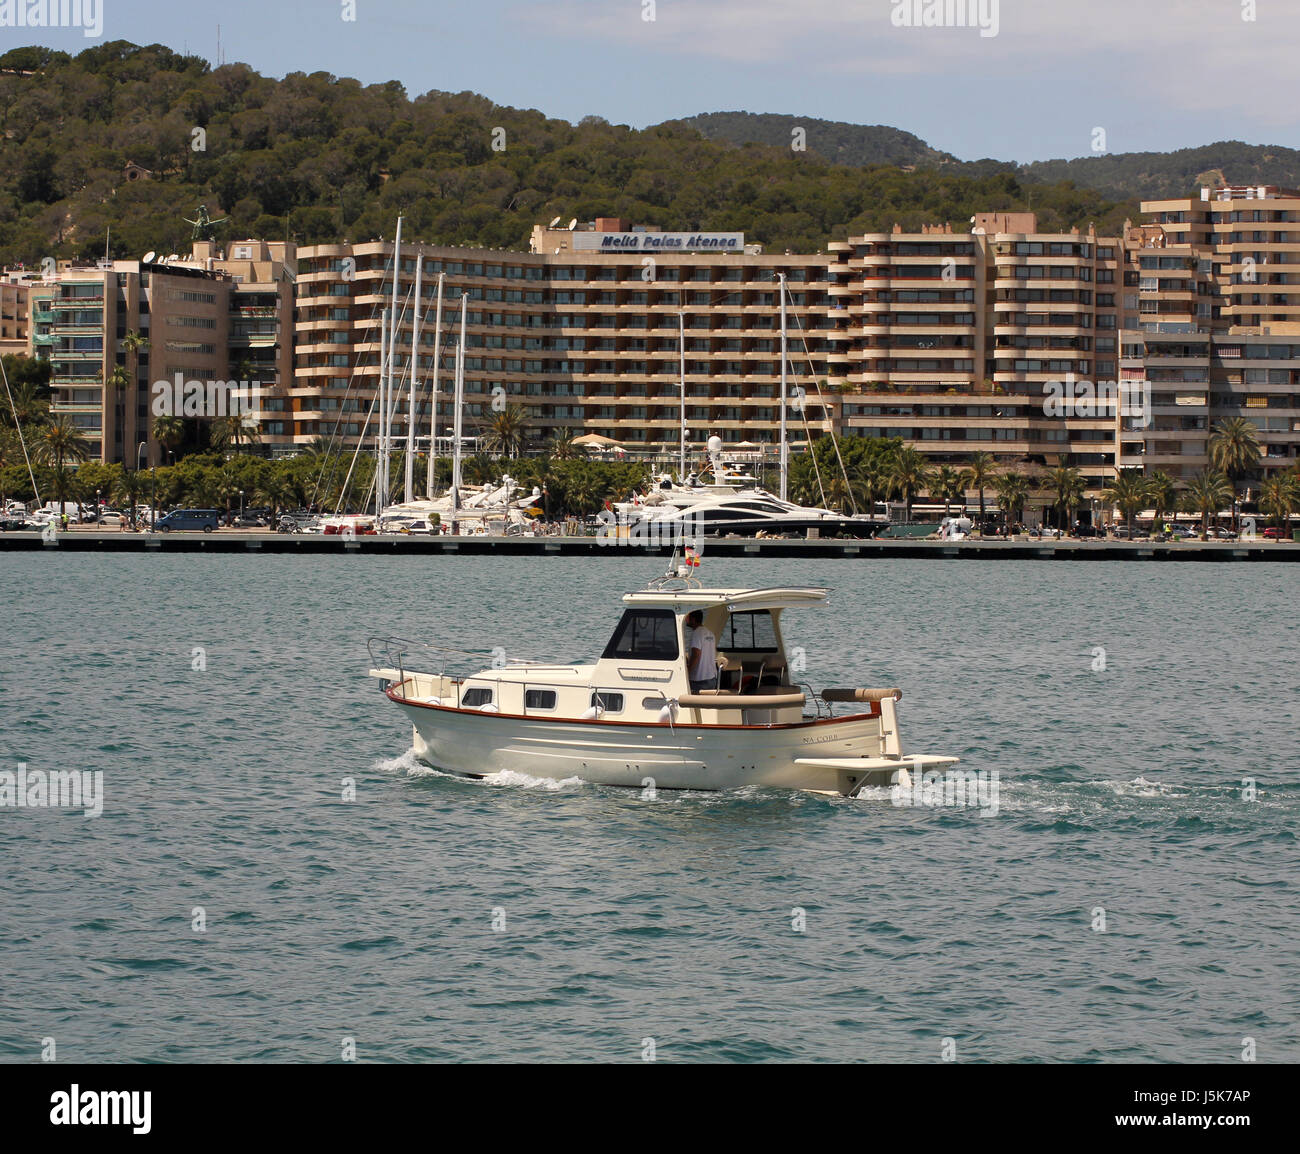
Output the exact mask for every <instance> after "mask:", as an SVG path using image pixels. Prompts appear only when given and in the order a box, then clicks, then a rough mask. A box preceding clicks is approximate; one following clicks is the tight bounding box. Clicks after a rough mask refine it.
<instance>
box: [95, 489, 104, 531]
mask: <svg viewBox="0 0 1300 1154" xmlns="http://www.w3.org/2000/svg"><path fill="white" fill-rule="evenodd" d="M103 517H104V514H103V511H102V510H101V509H100V504H99V490H98V489H96V490H95V524H96V525H98V524H99V522H100V521H101V520H103Z"/></svg>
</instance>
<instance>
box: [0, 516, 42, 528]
mask: <svg viewBox="0 0 1300 1154" xmlns="http://www.w3.org/2000/svg"><path fill="white" fill-rule="evenodd" d="M36 528H39V526H38V525H36V524H35V523H34V522H31V521H28V520H27V514H25V513H0V533H9V532H17V531H19V530H22V529H36Z"/></svg>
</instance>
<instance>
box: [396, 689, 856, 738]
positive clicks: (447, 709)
mask: <svg viewBox="0 0 1300 1154" xmlns="http://www.w3.org/2000/svg"><path fill="white" fill-rule="evenodd" d="M384 696H385V697H387V698H388V700H389V701H391V702H392V703H393V704H394V705H407V706H411V707H413V708H419V709H432V710H435V711H437V712H439V713H459V714H464V715H466V716H469V715H471V714H472V715H475V716H478V717H491V718H494V719H496V720H506V721H530V722H537V723H542V724H550V725H592V726H600V725H612V726H615V727H619V728H624V729H627V728H631V729H669V728H672V729H706V730H715V729H764V730H788V729H812V728H815V727H817V726H825V725H844V724H846V723H849V722H854V721H866V720H868V719H870V718H876V717H879V716H880V703H879V702H872V703H871V708H870V709H869V710H868V711H866V712H865V713H845V714H843V715H841V716H840V717H817V718H813V719H812V720H811V721H788V722H774V723H773V724H771V725H732V724H725V725H723V724H718V725H711V724H708V723H705V722H693V721H674V722H673V723H672V724H671V726H670V725H669V723H668V722H666V721H661V722H655V721H606V720H605V719H604V718H596V717H543V716H541V715H540V714H533V713H501V712H498V711H493V712H491V713H487V714H485V713H483V711H482V710H480V709H462V708H460V707H459V706H456V705H434V704H432V703H431V702H428V701H415V700H413V699H411V698H409V697H401V696H399V695H398V694H397V693H396V692H395V690H394V687H392V686H390V687H389V688H388V689H385V690H384ZM755 700H758V701H760V702H761V700H762V699H761V698H756V699H755ZM706 708H712V707H706ZM753 708H755V709H761V708H763V706H762V705H761V704H759V705H755V706H754V707H753Z"/></svg>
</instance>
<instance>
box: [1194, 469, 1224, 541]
mask: <svg viewBox="0 0 1300 1154" xmlns="http://www.w3.org/2000/svg"><path fill="white" fill-rule="evenodd" d="M1232 496H1233V493H1232V482H1231V481H1229V480H1228V478H1227V477H1225V476H1224V475H1223V474H1222V473H1220V472H1219V471H1218V470H1217V469H1205V470H1202V471H1201V472H1199V473H1197V474H1196V476H1195V477H1193V478H1192V479H1191V480H1190V481H1188V483H1187V492H1186V499H1187V503H1188V507H1189V508H1191V509H1192V510H1194V511H1195V512H1197V513H1200V515H1201V532H1202V533H1203V534H1205V533H1208V532H1209V527H1210V518H1211V517H1212V516H1217V515H1218V513H1219V510H1220V509H1222V508H1223V506H1224V505H1226V504H1228V502H1229V501H1231V500H1232Z"/></svg>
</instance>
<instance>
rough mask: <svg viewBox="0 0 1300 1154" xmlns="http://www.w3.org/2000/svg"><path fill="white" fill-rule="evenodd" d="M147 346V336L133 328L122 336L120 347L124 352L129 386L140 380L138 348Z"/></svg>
mask: <svg viewBox="0 0 1300 1154" xmlns="http://www.w3.org/2000/svg"><path fill="white" fill-rule="evenodd" d="M148 346H149V338H148V337H146V336H141V335H140V333H138V332H136V330H135V329H131V330H130V331H129V332H128V333H127V334H126V336H124V337H123V338H122V348H123V350H124V351H125V352H126V363H127V373H126V377H127V385H128V386H129V387H131V388H134V387H135V386H136V384H137V383H138V382H139V380H140V350H141V349H143V348H148Z"/></svg>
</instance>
